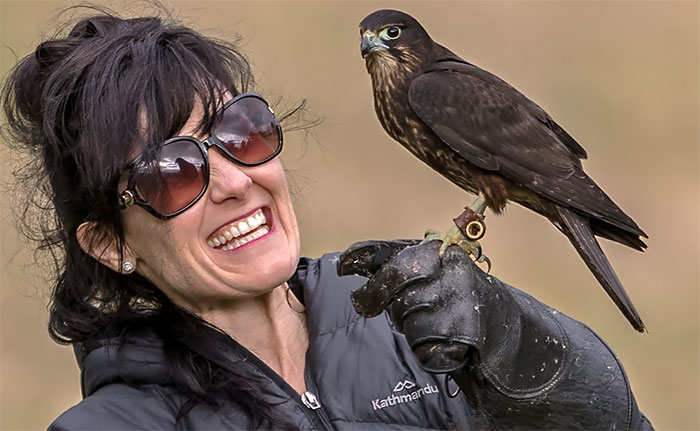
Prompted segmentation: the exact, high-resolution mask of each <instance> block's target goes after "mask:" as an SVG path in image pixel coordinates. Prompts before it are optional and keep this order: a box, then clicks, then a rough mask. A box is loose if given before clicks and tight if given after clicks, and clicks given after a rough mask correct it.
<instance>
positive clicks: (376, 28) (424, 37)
mask: <svg viewBox="0 0 700 431" xmlns="http://www.w3.org/2000/svg"><path fill="white" fill-rule="evenodd" d="M360 37H362V43H361V45H360V49H361V50H362V57H363V58H364V59H365V65H366V66H367V71H368V72H369V73H370V74H371V75H372V76H373V77H377V78H379V77H388V76H393V75H396V74H397V73H406V72H408V73H410V72H413V71H416V70H418V69H419V68H420V66H421V64H422V63H423V61H424V60H425V58H426V56H427V55H428V53H430V52H431V48H432V44H433V41H432V39H430V36H428V33H427V32H426V31H425V29H424V28H423V27H422V26H421V25H420V23H419V22H418V21H416V20H415V19H414V18H413V17H412V16H410V15H408V14H405V13H403V12H400V11H397V10H391V9H382V10H378V11H376V12H372V13H371V14H369V15H367V16H366V17H365V19H363V20H362V22H360Z"/></svg>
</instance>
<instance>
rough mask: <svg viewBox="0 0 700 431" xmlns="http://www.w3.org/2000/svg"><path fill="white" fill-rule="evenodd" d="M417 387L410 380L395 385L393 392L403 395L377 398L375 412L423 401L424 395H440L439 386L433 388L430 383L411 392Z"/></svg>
mask: <svg viewBox="0 0 700 431" xmlns="http://www.w3.org/2000/svg"><path fill="white" fill-rule="evenodd" d="M416 386H417V385H416V384H415V383H413V382H412V381H410V380H404V381H400V382H398V383H396V385H394V390H393V392H403V393H401V394H397V393H392V394H390V395H389V396H387V397H386V398H377V399H374V400H372V409H373V410H375V411H376V410H381V409H383V408H385V407H390V406H395V405H397V404H403V403H408V402H411V401H416V400H419V399H421V398H422V397H423V396H424V395H431V394H437V393H438V388H437V386H433V385H431V384H430V383H428V384H426V385H425V386H423V387H419V388H418V389H416V390H413V391H411V389H414V388H415V387H416ZM404 391H410V392H404Z"/></svg>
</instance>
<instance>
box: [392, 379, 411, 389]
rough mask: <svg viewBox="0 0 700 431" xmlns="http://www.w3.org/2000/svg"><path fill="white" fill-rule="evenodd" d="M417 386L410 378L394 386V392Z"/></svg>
mask: <svg viewBox="0 0 700 431" xmlns="http://www.w3.org/2000/svg"><path fill="white" fill-rule="evenodd" d="M415 387H416V384H415V383H413V382H412V381H410V380H404V381H403V382H398V383H397V384H396V386H394V392H400V391H403V390H404V389H413V388H415Z"/></svg>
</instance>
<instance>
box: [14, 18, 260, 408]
mask: <svg viewBox="0 0 700 431" xmlns="http://www.w3.org/2000/svg"><path fill="white" fill-rule="evenodd" d="M90 10H91V12H92V13H93V16H90V17H87V18H83V19H81V20H80V21H79V22H77V24H75V25H74V26H73V27H72V29H70V30H68V29H67V28H66V29H63V30H62V31H59V33H57V34H56V36H54V37H53V38H51V39H49V40H46V41H45V42H43V43H41V44H40V45H39V46H38V47H37V48H36V50H35V52H33V53H32V54H30V55H28V56H27V57H25V58H24V59H22V60H21V61H20V62H19V63H18V64H17V65H16V66H15V68H14V69H13V70H12V71H11V73H10V74H9V75H8V77H7V79H6V81H5V83H4V85H3V89H2V104H3V108H4V113H5V116H6V125H5V127H4V128H3V134H4V136H5V138H6V140H10V141H12V142H13V145H14V147H15V148H17V149H20V150H23V151H24V152H25V153H27V154H29V155H30V156H31V157H32V159H31V161H30V162H29V164H28V165H27V166H26V167H25V169H24V170H22V171H21V173H20V174H19V176H18V179H19V180H20V181H21V182H24V183H25V185H26V184H27V182H28V181H33V183H32V184H33V185H34V187H32V196H29V197H28V198H27V199H25V200H24V202H25V204H24V206H23V208H21V210H20V214H23V215H27V214H29V213H31V212H32V210H33V209H39V210H40V211H39V213H40V214H43V216H42V217H40V218H38V219H36V218H30V217H26V218H25V217H22V219H23V220H22V221H21V223H24V227H25V228H26V229H25V231H26V232H33V233H35V234H36V233H37V232H38V235H32V234H29V236H30V237H33V238H35V239H37V240H38V241H39V248H40V249H44V250H49V251H50V252H51V253H52V256H53V257H54V260H55V263H56V274H57V277H56V283H55V285H54V287H53V291H52V294H51V298H50V321H49V333H50V335H51V337H52V338H53V339H54V340H55V341H57V342H59V343H86V342H89V341H90V342H91V341H94V340H96V339H98V340H99V339H103V340H107V339H110V338H114V337H122V338H124V337H126V336H128V334H130V333H133V332H134V331H137V330H140V329H139V328H143V327H149V328H153V330H155V331H156V332H157V334H158V335H159V336H160V337H161V338H162V339H163V340H164V345H165V349H166V352H167V355H166V356H167V358H168V361H169V367H170V368H171V371H172V373H171V374H172V375H173V376H174V378H175V379H176V383H177V384H178V385H179V386H180V388H181V389H182V390H183V391H184V392H185V393H186V394H189V395H190V397H191V399H193V400H204V401H207V402H210V403H212V404H216V400H217V399H219V400H220V399H222V395H224V396H236V394H235V393H234V392H235V391H236V390H239V391H240V389H236V388H232V386H235V385H230V384H228V383H229V382H230V378H232V377H233V376H235V374H236V370H235V368H231V369H227V367H228V365H226V364H227V362H226V360H225V358H224V357H222V354H221V353H220V352H219V351H217V350H216V349H215V348H213V347H211V346H213V345H216V344H217V343H208V342H204V341H203V340H209V341H214V340H219V341H221V340H222V339H224V338H225V335H224V334H223V333H221V332H220V331H218V330H217V329H216V328H213V327H211V326H208V325H207V324H206V323H205V322H203V321H201V320H200V319H198V318H197V317H196V316H193V315H191V314H189V313H187V312H186V311H184V310H182V309H180V308H178V307H176V306H175V305H174V304H173V303H172V302H171V301H170V300H169V299H168V298H167V297H166V296H165V295H164V294H163V293H162V292H161V291H160V290H158V289H157V288H156V287H155V286H154V285H153V284H152V283H150V282H149V281H148V280H147V279H145V278H143V277H141V276H139V275H138V274H135V273H134V274H132V275H123V274H119V273H117V272H114V271H112V270H110V269H109V268H107V267H106V266H104V265H102V264H101V263H99V262H98V261H97V260H96V259H94V258H92V257H91V256H89V255H88V254H86V253H85V252H84V251H83V250H82V249H81V247H80V244H79V243H78V240H77V237H76V231H77V229H78V227H79V226H80V225H81V224H82V223H84V222H86V221H87V222H93V223H91V226H96V227H97V228H96V231H94V232H92V233H93V235H92V237H93V238H94V240H93V241H94V243H93V244H105V243H106V242H109V241H115V242H116V246H117V247H118V249H119V250H120V253H121V251H122V250H123V240H124V235H123V231H122V225H121V219H120V211H119V206H118V196H117V186H118V182H119V179H120V177H122V175H123V174H124V171H125V169H126V166H127V163H128V158H129V155H130V154H131V155H133V154H134V152H139V153H142V154H146V155H148V154H149V153H150V152H152V151H150V150H153V149H154V148H157V146H159V145H160V143H162V142H163V141H164V140H165V139H167V138H169V137H171V136H173V135H174V134H175V133H176V132H177V131H178V130H180V129H181V128H182V127H183V125H184V124H185V122H186V121H187V119H188V118H189V117H190V114H191V112H192V109H193V106H194V101H195V100H200V101H201V102H202V103H203V105H204V107H205V115H204V118H203V119H202V121H201V124H200V128H201V129H202V130H208V127H210V126H211V123H212V121H213V118H212V114H213V113H214V112H215V110H216V109H215V108H216V103H217V101H218V100H220V98H221V97H222V94H223V93H224V92H230V93H231V94H232V95H236V94H239V93H240V92H245V91H247V89H248V88H249V87H250V86H251V85H252V82H253V79H252V75H251V70H250V66H249V64H248V62H247V60H246V59H245V57H244V56H243V55H242V54H241V53H240V52H239V51H238V49H237V48H236V46H235V45H233V44H229V43H226V42H223V41H220V40H215V39H212V38H207V37H205V36H203V35H201V34H199V33H197V32H195V31H194V30H192V29H190V28H188V27H184V26H182V25H179V24H178V23H176V22H174V21H173V20H172V19H171V18H164V19H161V18H155V17H151V18H134V19H123V18H120V17H118V16H116V15H115V14H113V13H110V12H106V11H95V10H94V9H90ZM66 32H67V35H65V34H64V33H66ZM144 119H146V121H147V124H144ZM32 223H33V224H32ZM113 244H114V243H113ZM237 398H239V399H240V398H244V399H245V398H248V397H237Z"/></svg>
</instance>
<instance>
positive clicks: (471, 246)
mask: <svg viewBox="0 0 700 431" xmlns="http://www.w3.org/2000/svg"><path fill="white" fill-rule="evenodd" d="M485 210H486V200H485V199H484V197H483V196H481V194H479V196H477V198H476V200H475V201H474V203H473V204H472V205H471V207H467V208H465V209H464V211H463V212H462V213H461V214H460V215H458V216H457V217H456V218H454V219H453V221H454V225H453V226H452V227H451V228H450V229H448V230H447V231H445V232H439V231H436V230H432V229H430V230H428V231H426V232H425V238H424V239H423V241H422V244H424V243H426V242H430V241H432V240H435V239H437V240H439V241H442V246H441V247H440V252H439V253H440V256H442V254H443V253H444V252H445V250H446V249H447V247H449V246H451V245H453V244H454V245H457V246H459V247H460V248H461V249H462V250H464V251H465V252H467V253H469V254H470V255H472V256H473V257H474V260H475V261H477V262H486V263H487V264H488V266H489V269H490V268H491V262H490V261H489V260H488V258H487V257H486V256H484V254H483V253H482V250H481V245H480V244H479V242H478V240H479V239H481V238H482V237H483V236H484V234H485V233H486V224H485V223H484V211H485Z"/></svg>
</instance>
